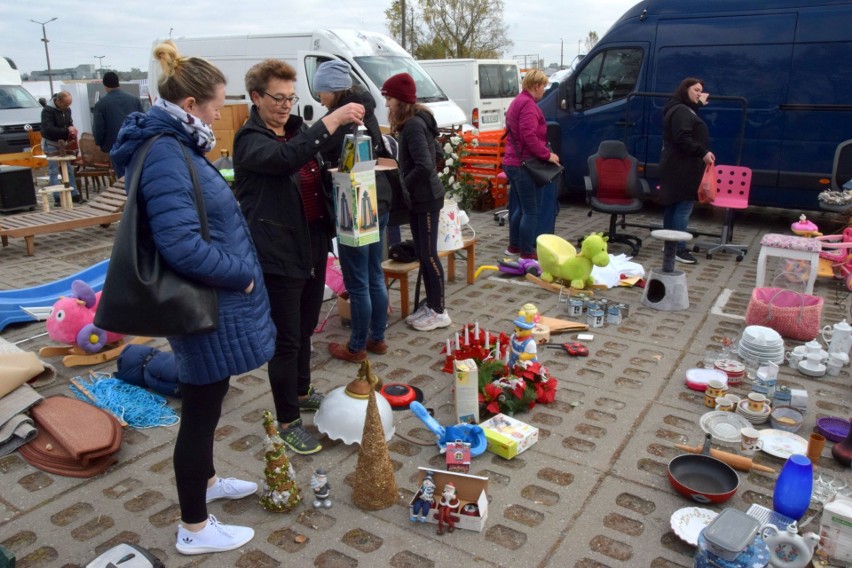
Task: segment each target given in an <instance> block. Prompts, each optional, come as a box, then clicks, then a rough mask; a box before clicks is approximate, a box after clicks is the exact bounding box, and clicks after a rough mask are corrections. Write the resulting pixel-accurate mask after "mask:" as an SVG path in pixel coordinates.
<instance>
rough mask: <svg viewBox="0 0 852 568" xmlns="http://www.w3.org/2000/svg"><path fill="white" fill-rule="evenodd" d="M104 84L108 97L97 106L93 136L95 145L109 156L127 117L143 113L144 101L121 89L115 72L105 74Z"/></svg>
mask: <svg viewBox="0 0 852 568" xmlns="http://www.w3.org/2000/svg"><path fill="white" fill-rule="evenodd" d="M103 83H104V90H105V91H106V95H104V96H103V97H101V99H100V100H99V101H98V102H97V104H96V105H95V111H94V116H93V121H92V131H93V132H92V134H94V135H95V144H97V145H98V146H100V148H101V150H103V151H104V152H106V153H107V154H109V151H110V150H112V145H113V144H115V139H116V138H117V137H118V130H119V129H120V128H121V124H122V123H123V122H124V119H125V117H126V116H127V115H128V114H130V113H132V112H142V101H140V100H139V98H138V97H134V96H133V95H131V94H130V93H127V92H125V91H122V90H121V88H119V84H118V75H117V74H116V73H115V72H113V71H107V72H106V73H104V79H103Z"/></svg>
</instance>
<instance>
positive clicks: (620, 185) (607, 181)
mask: <svg viewBox="0 0 852 568" xmlns="http://www.w3.org/2000/svg"><path fill="white" fill-rule="evenodd" d="M630 168H631V163H630V160H628V159H619V158H597V159H596V160H595V170H596V171H597V173H598V190H597V193H596V197H597V198H598V199H599V200H601V201H606V202H608V203H619V204H621V203H623V204H627V203H630V200H631V198H630V196H629V195H628V194H627V176H628V175H629V174H630Z"/></svg>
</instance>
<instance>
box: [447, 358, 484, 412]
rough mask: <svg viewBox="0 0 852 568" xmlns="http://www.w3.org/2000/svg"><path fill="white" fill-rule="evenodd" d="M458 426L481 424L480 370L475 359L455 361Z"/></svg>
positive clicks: (455, 395)
mask: <svg viewBox="0 0 852 568" xmlns="http://www.w3.org/2000/svg"><path fill="white" fill-rule="evenodd" d="M453 375H454V376H455V378H456V382H455V390H454V398H455V403H456V421H457V422H456V423H457V424H477V423H478V422H479V369H478V367H477V366H476V361H474V360H473V359H462V360H461V361H453Z"/></svg>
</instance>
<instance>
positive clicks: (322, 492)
mask: <svg viewBox="0 0 852 568" xmlns="http://www.w3.org/2000/svg"><path fill="white" fill-rule="evenodd" d="M311 489H313V490H314V508H315V509H319V508H320V507H325V508H326V509H331V499H329V495H331V484H329V482H328V474H327V473H326V471H325V469H323V468H321V467H320V468H317V470H316V471H315V472H314V474H313V475H312V476H311Z"/></svg>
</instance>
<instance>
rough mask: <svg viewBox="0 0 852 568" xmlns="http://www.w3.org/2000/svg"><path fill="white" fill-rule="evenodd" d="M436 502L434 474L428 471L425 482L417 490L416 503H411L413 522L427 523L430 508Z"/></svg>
mask: <svg viewBox="0 0 852 568" xmlns="http://www.w3.org/2000/svg"><path fill="white" fill-rule="evenodd" d="M434 504H435V482H434V481H432V474H431V473H427V474H426V477H424V478H423V483H421V484H420V489H418V490H417V496H416V497H415V498H414V503H412V504H411V522H412V523H414V522H417V521H420V522H421V523H425V522H426V519H427V518H428V517H429V509H431V508H432V505H434Z"/></svg>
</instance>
